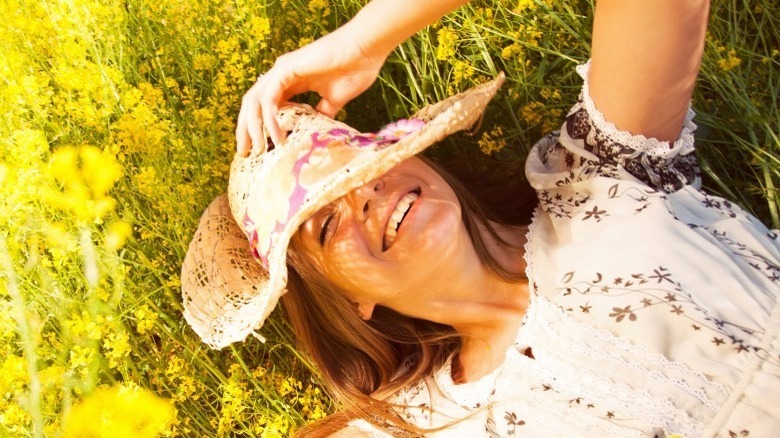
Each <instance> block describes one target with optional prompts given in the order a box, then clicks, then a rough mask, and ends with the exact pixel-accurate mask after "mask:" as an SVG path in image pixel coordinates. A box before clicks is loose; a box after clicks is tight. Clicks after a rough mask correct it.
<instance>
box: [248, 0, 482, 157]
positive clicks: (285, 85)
mask: <svg viewBox="0 0 780 438" xmlns="http://www.w3.org/2000/svg"><path fill="white" fill-rule="evenodd" d="M466 1H467V0H426V1H424V2H421V1H419V0H373V1H371V2H370V3H368V4H367V5H366V6H364V7H363V9H361V10H360V12H358V14H357V15H356V16H355V18H353V19H352V20H350V21H349V22H348V23H347V24H345V25H344V26H342V27H341V28H339V29H337V30H336V31H334V32H333V33H331V34H328V35H326V36H324V37H322V38H320V39H319V40H317V41H315V42H313V43H311V44H309V45H307V46H304V47H302V48H300V49H298V50H296V51H294V52H290V53H287V54H285V55H282V56H281V57H279V59H278V60H277V61H276V63H275V64H274V66H273V67H272V68H271V70H269V71H267V72H266V73H265V74H264V75H262V76H261V77H260V78H259V79H258V81H257V83H256V84H255V85H254V86H253V87H252V88H251V89H250V90H249V91H248V92H247V93H246V94H245V95H244V100H243V102H242V104H241V112H240V113H239V114H238V124H237V126H236V142H237V143H238V146H237V149H238V153H240V154H242V155H246V154H248V153H249V148H250V147H251V146H254V147H261V145H262V144H264V142H265V136H264V134H263V126H265V129H266V130H267V131H268V134H269V135H270V136H271V140H272V141H273V142H274V143H275V144H279V143H280V142H281V141H283V140H284V137H285V133H284V132H282V130H281V129H280V128H279V125H278V124H277V122H276V111H277V109H278V107H279V104H280V103H282V102H284V101H286V100H287V99H289V98H290V97H292V96H294V95H296V94H298V93H303V92H305V91H309V90H311V91H315V92H317V93H318V94H319V95H320V97H322V100H320V102H319V104H318V105H317V110H318V111H320V112H322V113H324V114H326V115H328V116H331V117H333V116H335V115H336V113H337V112H338V111H339V110H340V109H341V108H342V107H343V106H344V105H345V104H346V103H347V102H349V101H350V100H351V99H353V98H354V97H356V96H357V95H359V94H360V93H362V92H363V91H365V90H366V89H367V88H368V87H369V86H371V84H373V83H374V81H375V80H376V77H377V74H378V73H379V69H380V68H381V67H382V64H383V63H384V62H385V59H387V56H388V55H389V54H390V52H392V51H393V49H395V47H396V46H397V45H398V44H401V42H403V41H404V40H405V39H406V38H408V37H410V36H411V35H412V34H414V33H415V32H417V31H418V30H420V29H422V28H423V27H424V26H426V25H428V24H430V23H432V22H434V21H436V20H437V19H438V18H439V17H441V16H442V15H444V14H446V13H447V12H449V11H451V10H453V9H455V8H456V7H458V6H460V5H461V4H463V3H466Z"/></svg>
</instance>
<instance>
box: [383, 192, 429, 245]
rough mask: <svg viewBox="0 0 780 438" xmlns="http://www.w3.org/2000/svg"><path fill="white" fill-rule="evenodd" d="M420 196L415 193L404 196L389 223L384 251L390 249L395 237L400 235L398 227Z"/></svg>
mask: <svg viewBox="0 0 780 438" xmlns="http://www.w3.org/2000/svg"><path fill="white" fill-rule="evenodd" d="M419 196H420V195H418V194H417V193H415V192H412V193H407V194H406V195H404V196H403V197H402V198H401V199H400V200H399V201H398V204H397V205H396V206H395V210H394V211H393V213H392V214H391V215H390V220H389V221H387V229H386V230H385V238H384V249H385V250H386V249H387V248H389V247H390V245H392V244H393V242H394V241H395V236H396V235H397V234H398V226H399V225H400V224H401V221H402V220H403V218H404V216H406V213H407V212H408V211H409V207H411V206H412V204H413V203H414V201H416V200H417V198H418V197H419Z"/></svg>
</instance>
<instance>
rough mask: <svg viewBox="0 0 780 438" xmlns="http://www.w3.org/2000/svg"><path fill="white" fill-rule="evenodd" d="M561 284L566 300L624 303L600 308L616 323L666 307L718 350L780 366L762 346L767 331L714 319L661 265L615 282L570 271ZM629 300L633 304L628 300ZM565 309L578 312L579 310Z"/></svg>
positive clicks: (589, 309)
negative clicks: (601, 299)
mask: <svg viewBox="0 0 780 438" xmlns="http://www.w3.org/2000/svg"><path fill="white" fill-rule="evenodd" d="M559 284H560V285H561V286H559V288H558V293H559V294H560V295H561V296H563V297H566V296H574V295H577V296H588V295H596V296H599V297H612V298H613V299H614V300H615V301H619V300H621V301H622V302H621V303H620V304H619V305H616V306H615V305H613V306H612V307H609V306H607V307H609V308H602V309H600V311H601V312H604V313H607V316H608V317H609V318H610V319H611V320H613V321H614V322H615V323H626V322H628V323H630V322H634V321H638V320H639V319H640V318H641V317H642V315H643V314H644V313H645V312H656V311H658V310H659V307H660V308H665V309H667V311H668V312H669V313H670V314H672V315H675V316H676V317H680V318H686V319H688V320H690V322H691V324H690V325H689V329H690V330H693V331H695V332H701V333H702V335H703V336H712V338H711V341H710V342H711V343H712V344H713V345H714V346H716V347H722V348H731V349H733V350H734V351H735V352H737V353H752V354H756V355H758V356H759V357H760V358H761V359H762V360H766V361H770V362H775V363H777V364H780V361H778V358H776V357H772V356H771V355H770V354H769V352H767V351H766V350H764V349H763V348H762V347H760V346H759V344H760V339H761V336H762V335H763V334H764V332H763V330H760V329H757V328H751V327H746V326H744V325H740V324H736V323H734V322H731V321H728V320H726V319H723V318H717V317H715V316H713V315H712V314H711V313H710V312H709V311H708V310H707V309H706V308H705V307H703V306H701V305H700V304H699V303H698V302H697V300H696V299H695V298H694V296H693V295H692V294H690V293H689V292H687V291H686V290H684V288H683V286H682V285H681V284H680V283H679V282H678V281H677V280H676V278H675V275H674V273H673V272H672V270H670V269H669V268H666V267H663V266H657V267H655V268H651V269H648V270H647V271H645V272H632V273H627V274H625V275H619V276H616V277H614V278H613V279H609V278H606V277H605V276H604V275H602V274H601V273H598V272H597V273H595V274H590V273H577V272H576V271H570V272H567V273H565V274H564V275H563V276H562V278H561V281H560V283H559ZM626 299H628V300H629V301H628V302H627V301H624V300H626ZM578 308H579V309H578V310H579V312H580V313H581V314H583V315H592V314H593V311H594V310H593V306H592V305H591V304H590V302H586V303H585V305H579V306H578ZM565 310H567V311H569V312H574V311H575V310H576V309H575V308H567V309H565ZM595 317H598V315H595ZM652 317H653V318H657V316H652ZM702 329H705V330H706V331H702Z"/></svg>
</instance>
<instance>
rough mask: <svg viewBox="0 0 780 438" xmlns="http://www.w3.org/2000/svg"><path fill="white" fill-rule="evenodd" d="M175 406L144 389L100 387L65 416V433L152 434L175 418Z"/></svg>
mask: <svg viewBox="0 0 780 438" xmlns="http://www.w3.org/2000/svg"><path fill="white" fill-rule="evenodd" d="M173 414H174V410H173V406H172V405H171V403H170V402H169V401H166V400H163V399H161V398H159V397H157V396H155V395H154V394H152V393H151V392H149V391H147V390H144V389H127V388H122V387H119V388H111V389H107V388H101V389H98V390H96V391H95V392H94V393H92V394H91V395H90V396H89V397H88V398H87V399H85V400H84V401H83V402H81V404H79V405H77V406H75V407H74V408H73V410H72V411H71V412H70V414H69V415H68V416H67V418H66V419H65V427H64V429H65V433H64V436H65V437H74V438H76V437H78V438H80V437H96V438H103V437H104V438H152V437H157V436H159V435H160V434H161V433H162V432H164V431H165V430H166V429H167V428H168V425H169V424H170V423H171V422H172V420H173Z"/></svg>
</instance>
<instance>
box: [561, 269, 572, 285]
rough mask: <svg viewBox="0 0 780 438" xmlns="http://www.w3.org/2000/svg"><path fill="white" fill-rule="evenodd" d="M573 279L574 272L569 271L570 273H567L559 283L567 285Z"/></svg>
mask: <svg viewBox="0 0 780 438" xmlns="http://www.w3.org/2000/svg"><path fill="white" fill-rule="evenodd" d="M573 278H574V271H570V272H567V273H566V275H564V276H563V279H562V280H561V281H563V282H564V283H568V282H570V281H571V280H572V279H573Z"/></svg>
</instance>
